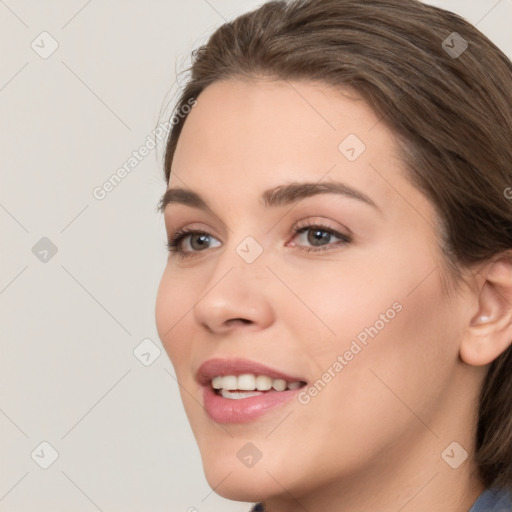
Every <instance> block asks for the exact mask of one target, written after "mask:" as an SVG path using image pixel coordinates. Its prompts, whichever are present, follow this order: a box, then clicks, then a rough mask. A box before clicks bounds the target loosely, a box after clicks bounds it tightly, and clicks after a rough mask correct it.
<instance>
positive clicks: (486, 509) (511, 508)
mask: <svg viewBox="0 0 512 512" xmlns="http://www.w3.org/2000/svg"><path fill="white" fill-rule="evenodd" d="M250 512H265V508H264V507H263V505H262V504H261V503H256V505H254V506H253V508H251V510H250ZM468 512H512V491H509V490H500V489H495V488H492V489H486V490H485V491H484V492H483V493H482V494H480V496H479V497H478V499H477V500H476V501H475V503H473V506H472V507H471V508H470V509H469V510H468Z"/></svg>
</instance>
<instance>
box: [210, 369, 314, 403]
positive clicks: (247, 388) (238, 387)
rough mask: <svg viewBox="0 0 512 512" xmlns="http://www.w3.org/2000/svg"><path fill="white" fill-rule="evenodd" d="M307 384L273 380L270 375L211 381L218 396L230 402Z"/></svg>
mask: <svg viewBox="0 0 512 512" xmlns="http://www.w3.org/2000/svg"><path fill="white" fill-rule="evenodd" d="M305 385H306V382H304V381H300V380H294V381H287V380H285V379H279V378H277V379H276V378H272V377H270V376H269V375H255V374H253V373H244V374H242V375H238V376H237V375H217V376H216V377H214V378H213V379H212V380H211V381H210V386H211V388H212V389H213V392H214V393H215V394H216V395H217V396H222V397H223V398H227V399H228V400H243V399H245V398H251V397H253V396H261V395H264V394H266V393H275V392H282V391H286V390H294V389H299V388H301V387H304V386H305Z"/></svg>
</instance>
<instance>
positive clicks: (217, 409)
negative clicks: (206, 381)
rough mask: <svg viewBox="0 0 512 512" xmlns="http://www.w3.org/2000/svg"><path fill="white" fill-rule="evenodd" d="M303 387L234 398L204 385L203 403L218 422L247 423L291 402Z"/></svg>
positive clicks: (209, 414) (212, 417)
mask: <svg viewBox="0 0 512 512" xmlns="http://www.w3.org/2000/svg"><path fill="white" fill-rule="evenodd" d="M302 389H303V387H302V388H297V389H287V390H285V391H266V392H264V393H263V394H262V395H259V396H252V397H250V398H241V399H239V400H232V399H230V398H224V397H222V396H220V395H217V394H216V393H215V391H214V389H213V388H212V387H211V386H209V385H206V386H204V387H203V403H204V408H205V410H206V412H207V413H208V416H210V418H211V419H212V420H214V421H216V422H217V423H247V422H249V421H253V420H255V419H256V418H259V417H260V416H262V415H263V414H265V413H267V412H269V411H270V410H274V409H275V408H277V407H279V406H280V405H284V404H285V403H286V402H289V401H290V400H291V399H292V398H293V397H294V396H296V395H297V393H299V392H300V391H301V390H302Z"/></svg>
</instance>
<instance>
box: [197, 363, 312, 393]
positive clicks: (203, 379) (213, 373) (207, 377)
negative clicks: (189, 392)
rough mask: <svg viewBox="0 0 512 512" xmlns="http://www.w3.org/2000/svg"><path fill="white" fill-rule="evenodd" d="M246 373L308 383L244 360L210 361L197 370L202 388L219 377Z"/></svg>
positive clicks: (301, 378) (263, 365) (300, 378)
mask: <svg viewBox="0 0 512 512" xmlns="http://www.w3.org/2000/svg"><path fill="white" fill-rule="evenodd" d="M244 373H253V374H254V375H268V376H269V377H272V378H273V379H284V380H286V381H287V382H295V381H302V382H306V379H304V378H303V377H297V376H293V375H288V374H286V373H284V372H282V371H280V370H276V369H274V368H271V367H270V366H267V365H265V364H262V363H258V362H256V361H250V360H249V359H242V358H233V359H220V358H215V359H208V360H207V361H205V362H204V363H203V364H202V365H201V366H200V367H199V369H198V370H197V373H196V380H197V382H199V384H201V386H208V385H209V384H210V381H211V380H212V379H213V378H214V377H217V376H218V375H236V376H238V375H242V374H244Z"/></svg>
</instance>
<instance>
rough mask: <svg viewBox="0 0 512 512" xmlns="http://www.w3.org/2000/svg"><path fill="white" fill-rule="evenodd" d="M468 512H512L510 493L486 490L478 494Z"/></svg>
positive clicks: (511, 496)
mask: <svg viewBox="0 0 512 512" xmlns="http://www.w3.org/2000/svg"><path fill="white" fill-rule="evenodd" d="M469 512H512V492H511V491H507V490H498V489H486V490H485V491H484V492H483V493H482V494H480V496H479V497H478V499H477V500H476V501H475V503H474V504H473V506H472V507H471V508H470V509H469Z"/></svg>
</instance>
